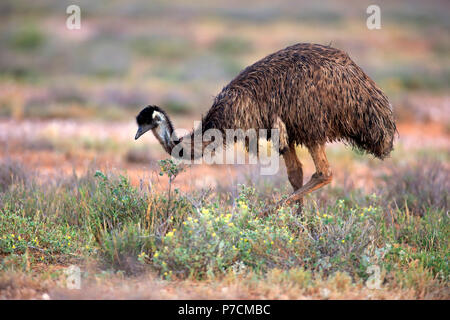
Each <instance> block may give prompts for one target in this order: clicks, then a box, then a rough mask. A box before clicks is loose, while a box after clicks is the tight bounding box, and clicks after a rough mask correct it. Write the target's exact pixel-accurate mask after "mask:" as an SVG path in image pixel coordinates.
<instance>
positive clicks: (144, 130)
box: [134, 127, 150, 140]
mask: <svg viewBox="0 0 450 320" xmlns="http://www.w3.org/2000/svg"><path fill="white" fill-rule="evenodd" d="M148 130H150V128H149V127H139V129H138V131H137V132H136V136H135V137H134V140H137V139H138V138H139V137H140V136H142V135H143V134H144V133H146V132H147V131H148Z"/></svg>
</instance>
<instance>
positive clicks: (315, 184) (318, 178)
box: [284, 145, 333, 204]
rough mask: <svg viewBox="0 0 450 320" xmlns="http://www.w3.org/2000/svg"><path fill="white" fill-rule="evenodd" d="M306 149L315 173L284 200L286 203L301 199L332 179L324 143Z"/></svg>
mask: <svg viewBox="0 0 450 320" xmlns="http://www.w3.org/2000/svg"><path fill="white" fill-rule="evenodd" d="M308 149H309V153H310V154H311V157H312V158H313V161H314V165H315V167H316V173H314V174H313V175H312V177H311V180H309V181H308V182H307V183H306V184H305V185H304V186H302V187H301V188H300V189H298V190H296V191H295V192H294V193H293V194H291V195H290V196H289V198H287V199H286V200H285V201H284V203H286V204H292V203H293V202H295V201H298V200H299V199H302V198H303V196H304V195H306V194H308V193H310V192H313V191H314V190H317V189H319V188H321V187H323V186H324V185H327V184H329V183H330V182H331V180H332V177H333V175H332V173H331V169H330V165H329V164H328V160H327V156H326V154H325V145H317V146H313V147H310V148H308Z"/></svg>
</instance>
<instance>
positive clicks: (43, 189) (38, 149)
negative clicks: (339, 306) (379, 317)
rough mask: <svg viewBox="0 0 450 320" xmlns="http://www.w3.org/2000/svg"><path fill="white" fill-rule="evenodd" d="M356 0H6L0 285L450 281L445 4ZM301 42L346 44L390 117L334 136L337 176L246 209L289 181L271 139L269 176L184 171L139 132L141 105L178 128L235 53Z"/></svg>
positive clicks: (215, 293)
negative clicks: (376, 143)
mask: <svg viewBox="0 0 450 320" xmlns="http://www.w3.org/2000/svg"><path fill="white" fill-rule="evenodd" d="M368 5H369V2H367V3H366V2H365V1H356V0H355V1H350V2H345V4H343V3H340V2H338V1H325V2H324V3H323V4H321V5H318V4H314V3H310V2H308V1H281V2H277V3H274V2H272V1H261V2H256V1H249V2H248V3H246V4H242V2H241V1H235V0H232V1H228V2H226V3H222V2H219V1H200V2H196V3H190V2H187V1H184V0H176V1H171V2H170V4H169V3H166V2H162V1H148V2H147V1H138V0H135V1H127V2H125V1H111V2H108V5H106V3H105V5H104V6H101V5H96V4H93V3H92V2H89V1H82V3H81V4H80V7H81V11H82V27H81V29H80V30H77V31H70V30H68V29H67V28H66V27H65V19H66V17H67V14H66V13H65V8H66V7H65V4H58V6H55V5H53V3H52V1H46V0H42V1H38V2H33V3H30V2H29V1H5V2H4V3H3V4H2V5H0V8H2V10H1V11H0V17H1V18H2V19H1V22H0V31H1V32H0V33H1V34H2V36H1V37H0V42H1V48H0V299H449V298H450V289H449V280H450V279H449V274H450V272H449V271H450V268H449V261H448V260H449V256H450V252H449V239H450V223H449V222H450V221H449V219H450V217H449V211H448V210H449V190H450V182H449V181H450V95H449V92H450V91H449V89H450V36H449V35H450V33H449V29H450V25H449V19H448V12H449V9H450V7H449V5H448V2H446V1H430V2H428V1H427V2H421V1H408V2H407V3H405V2H403V1H381V2H380V4H379V6H380V8H381V14H382V20H381V21H382V28H381V29H379V30H368V29H367V27H366V18H367V13H366V8H367V6H368ZM83 13H86V14H85V15H83ZM297 42H314V43H321V44H330V43H331V45H332V46H334V47H337V48H340V49H342V50H345V51H346V52H348V53H349V55H350V57H351V58H352V59H353V60H354V61H355V62H356V63H357V64H358V65H360V66H361V67H362V68H363V70H364V71H365V72H366V73H367V74H368V75H369V76H370V77H371V78H373V79H374V80H375V81H376V83H377V84H378V85H379V86H380V88H381V89H382V90H383V91H384V92H385V93H386V94H387V96H388V97H389V99H390V101H391V103H392V105H393V109H394V113H395V117H396V121H397V129H398V137H397V138H396V140H395V145H394V151H393V152H392V154H391V155H390V157H388V158H387V159H385V160H384V161H381V160H378V159H375V158H374V157H373V156H369V155H366V154H362V153H361V152H360V151H358V150H352V148H350V147H348V146H345V145H343V144H340V143H333V144H329V145H328V147H327V156H328V159H329V162H330V164H331V167H332V170H333V181H332V183H331V184H330V185H328V186H326V187H325V188H323V189H320V190H318V191H316V192H314V193H312V194H311V195H308V196H307V197H306V198H305V206H304V208H303V213H302V215H297V214H296V210H295V208H292V207H282V208H280V209H279V210H275V209H273V210H272V211H271V212H270V214H269V215H268V216H267V217H260V216H259V213H260V212H262V211H263V210H265V209H267V208H270V207H272V206H273V205H274V204H275V203H276V202H277V201H278V200H279V199H281V198H282V197H283V196H287V195H288V194H289V193H291V192H292V190H291V187H290V185H289V183H288V180H287V175H286V172H285V167H284V162H283V160H282V158H280V170H279V171H278V173H277V174H276V175H272V176H262V175H260V166H259V165H250V164H242V165H233V164H227V165H205V164H201V165H192V166H188V167H187V168H184V170H183V171H181V172H179V171H178V170H179V167H177V166H176V165H174V164H173V163H172V162H171V161H170V160H169V159H168V156H167V155H166V154H165V153H164V151H163V149H162V147H161V146H160V145H159V143H158V141H157V140H156V138H155V137H154V136H153V135H152V134H146V135H145V136H143V137H142V138H140V139H139V140H137V141H135V140H134V135H135V133H136V130H137V125H136V122H135V116H136V114H137V113H138V112H139V110H140V109H141V108H142V107H144V106H146V105H148V104H155V105H159V106H161V107H163V108H164V109H165V110H167V112H168V113H169V114H170V115H171V116H173V122H174V125H175V127H176V128H184V129H188V130H190V129H191V128H192V127H193V126H194V121H195V120H199V119H200V117H201V115H202V114H205V112H206V111H207V110H208V108H209V107H210V106H211V103H212V101H213V99H214V96H215V95H216V94H217V93H218V92H219V91H220V90H221V88H222V87H223V86H225V85H226V84H227V83H228V82H229V81H230V80H231V79H232V78H233V77H234V76H236V75H237V73H238V72H239V71H240V70H241V69H242V68H244V67H245V66H247V65H249V64H251V63H253V62H255V61H257V60H258V59H260V58H262V57H264V56H265V55H267V54H269V53H271V52H273V51H275V50H278V49H281V48H283V47H286V46H287V45H290V44H293V43H297ZM237 152H242V148H240V147H238V151H237ZM297 154H298V156H299V157H300V159H301V161H302V163H303V165H304V179H305V181H306V179H309V177H310V176H311V175H312V174H313V173H314V165H313V163H312V160H311V158H310V156H309V154H308V152H307V150H306V149H305V148H303V147H298V149H297ZM71 266H72V267H73V266H76V267H77V268H79V269H77V270H78V271H76V273H75V274H73V273H72V274H68V273H67V272H68V271H67V270H69V269H68V268H69V267H71ZM74 277H75V279H77V280H76V281H75V282H77V281H78V284H79V285H80V288H79V289H77V288H75V289H74V288H73V283H71V281H73V279H74Z"/></svg>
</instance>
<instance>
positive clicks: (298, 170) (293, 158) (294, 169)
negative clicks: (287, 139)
mask: <svg viewBox="0 0 450 320" xmlns="http://www.w3.org/2000/svg"><path fill="white" fill-rule="evenodd" d="M283 158H284V162H285V164H286V170H287V174H288V179H289V182H290V183H291V185H292V188H294V192H295V191H297V190H298V189H300V188H301V187H302V186H303V169H302V163H301V162H300V160H299V159H298V157H297V154H296V152H295V146H294V145H290V146H289V148H288V149H287V151H286V152H285V153H283ZM296 203H297V204H298V206H299V207H298V210H297V213H299V214H301V213H302V207H303V197H300V198H299V199H298V200H297V201H296Z"/></svg>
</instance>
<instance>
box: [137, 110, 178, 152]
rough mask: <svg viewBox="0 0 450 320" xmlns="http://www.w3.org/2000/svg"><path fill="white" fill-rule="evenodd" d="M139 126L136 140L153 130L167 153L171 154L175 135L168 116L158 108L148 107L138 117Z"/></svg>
mask: <svg viewBox="0 0 450 320" xmlns="http://www.w3.org/2000/svg"><path fill="white" fill-rule="evenodd" d="M136 122H137V124H138V131H137V132H136V136H135V140H137V139H138V138H139V137H140V136H142V135H143V134H144V133H146V132H147V131H149V130H152V132H153V134H154V135H155V137H156V138H157V139H158V141H159V142H160V143H161V144H162V145H163V147H164V149H165V150H166V151H167V152H170V150H171V148H172V147H173V142H172V141H171V136H172V133H173V126H172V123H171V122H170V119H169V117H168V116H167V114H166V113H165V112H164V111H163V110H162V109H161V108H159V107H157V106H147V107H145V108H144V109H142V110H141V112H139V114H138V115H137V117H136Z"/></svg>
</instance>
